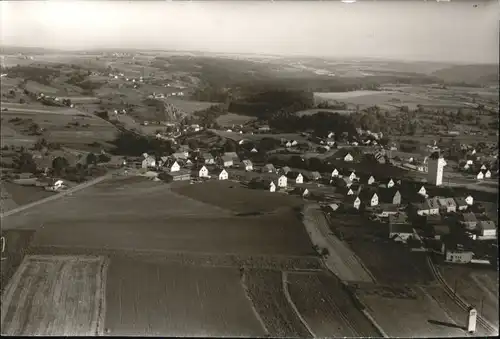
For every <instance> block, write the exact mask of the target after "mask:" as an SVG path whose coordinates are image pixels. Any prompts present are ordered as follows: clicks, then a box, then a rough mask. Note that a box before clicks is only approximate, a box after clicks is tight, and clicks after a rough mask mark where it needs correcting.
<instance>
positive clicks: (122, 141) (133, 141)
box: [112, 131, 173, 156]
mask: <svg viewBox="0 0 500 339" xmlns="http://www.w3.org/2000/svg"><path fill="white" fill-rule="evenodd" d="M112 143H113V145H114V146H115V147H114V149H113V151H112V152H113V153H114V154H118V155H129V156H140V155H142V154H143V153H144V152H147V153H150V154H160V155H164V154H166V153H167V154H170V153H172V152H173V149H172V144H171V142H170V141H167V140H163V139H157V138H155V137H149V136H143V135H140V134H137V133H134V132H132V131H120V132H119V133H118V134H117V136H116V138H115V140H114V141H113V142H112Z"/></svg>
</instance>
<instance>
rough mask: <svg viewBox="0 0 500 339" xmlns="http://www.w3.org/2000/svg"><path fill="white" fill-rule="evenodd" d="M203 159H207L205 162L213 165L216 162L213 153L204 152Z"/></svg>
mask: <svg viewBox="0 0 500 339" xmlns="http://www.w3.org/2000/svg"><path fill="white" fill-rule="evenodd" d="M202 157H203V159H204V160H205V164H207V165H213V164H215V159H214V157H213V155H212V154H210V153H203V155H202Z"/></svg>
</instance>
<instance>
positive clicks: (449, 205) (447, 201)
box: [437, 198, 457, 213]
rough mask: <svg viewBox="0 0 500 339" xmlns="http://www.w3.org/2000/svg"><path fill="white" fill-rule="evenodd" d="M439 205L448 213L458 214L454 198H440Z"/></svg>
mask: <svg viewBox="0 0 500 339" xmlns="http://www.w3.org/2000/svg"><path fill="white" fill-rule="evenodd" d="M437 200H438V204H439V208H440V209H441V210H442V211H444V212H446V213H451V212H456V211H457V204H456V203H455V200H454V199H453V198H438V199H437Z"/></svg>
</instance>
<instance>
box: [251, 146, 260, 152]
mask: <svg viewBox="0 0 500 339" xmlns="http://www.w3.org/2000/svg"><path fill="white" fill-rule="evenodd" d="M250 152H251V153H258V152H259V151H258V150H257V149H256V148H255V147H254V148H252V149H251V150H250Z"/></svg>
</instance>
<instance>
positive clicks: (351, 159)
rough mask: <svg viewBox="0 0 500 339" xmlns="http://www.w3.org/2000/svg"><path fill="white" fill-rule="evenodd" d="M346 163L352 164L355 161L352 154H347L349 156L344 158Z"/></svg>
mask: <svg viewBox="0 0 500 339" xmlns="http://www.w3.org/2000/svg"><path fill="white" fill-rule="evenodd" d="M344 161H345V162H352V161H354V158H353V156H352V155H351V153H347V154H346V155H345V156H344Z"/></svg>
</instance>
